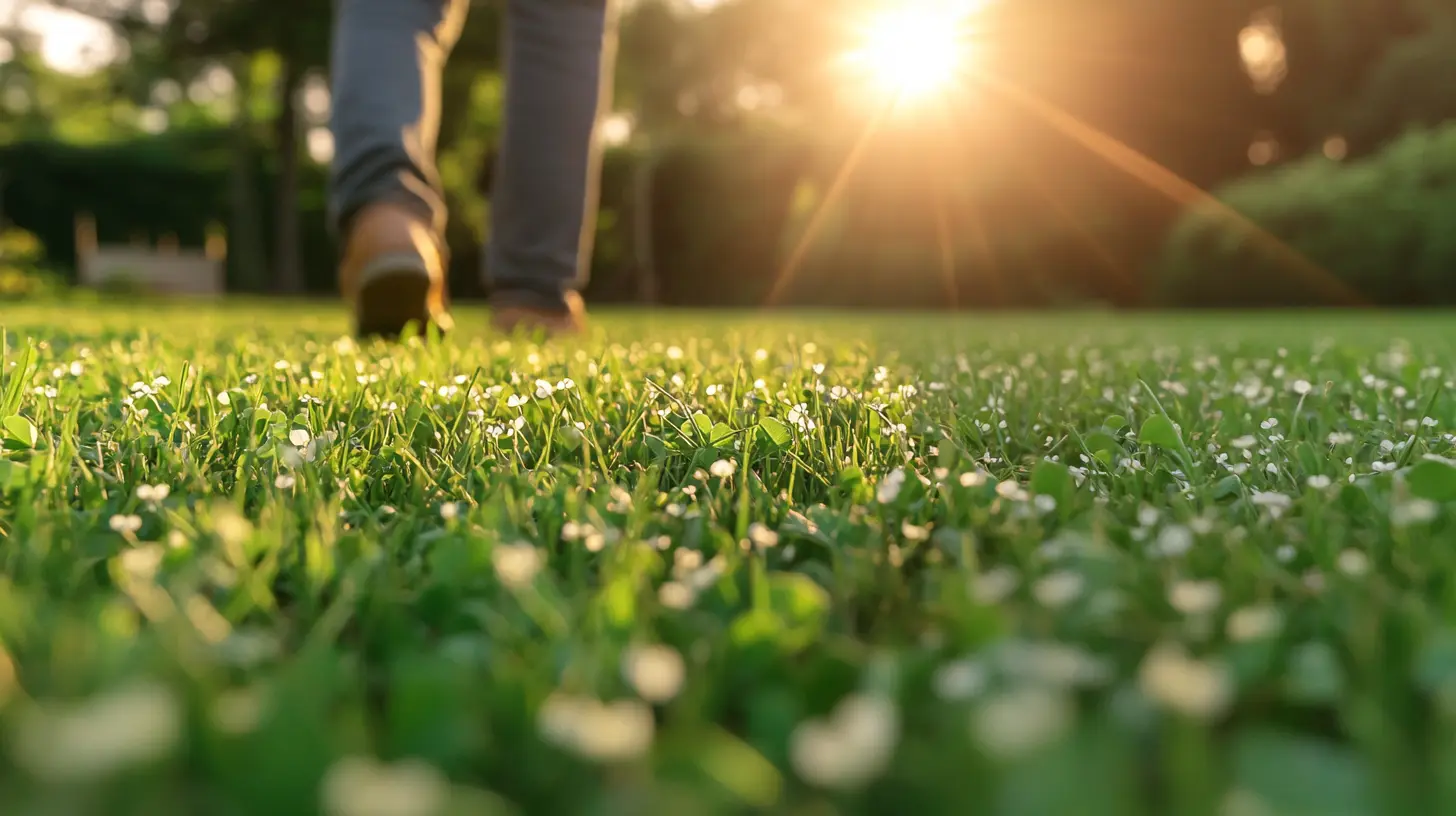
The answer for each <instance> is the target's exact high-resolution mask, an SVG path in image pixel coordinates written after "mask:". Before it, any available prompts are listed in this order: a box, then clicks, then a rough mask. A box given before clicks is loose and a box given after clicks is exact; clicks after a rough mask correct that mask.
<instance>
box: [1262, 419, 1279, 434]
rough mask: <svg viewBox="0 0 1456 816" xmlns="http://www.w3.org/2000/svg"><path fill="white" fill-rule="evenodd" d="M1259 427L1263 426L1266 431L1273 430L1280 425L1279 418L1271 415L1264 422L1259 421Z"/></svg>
mask: <svg viewBox="0 0 1456 816" xmlns="http://www.w3.org/2000/svg"><path fill="white" fill-rule="evenodd" d="M1259 427H1260V428H1263V429H1264V430H1266V431H1267V430H1271V429H1273V428H1277V427H1279V420H1278V418H1276V417H1269V418H1268V419H1266V420H1264V421H1263V422H1260V423H1259Z"/></svg>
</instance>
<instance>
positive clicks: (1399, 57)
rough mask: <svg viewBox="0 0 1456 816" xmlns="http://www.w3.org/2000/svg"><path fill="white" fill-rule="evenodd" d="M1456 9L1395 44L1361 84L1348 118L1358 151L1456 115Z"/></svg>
mask: <svg viewBox="0 0 1456 816" xmlns="http://www.w3.org/2000/svg"><path fill="white" fill-rule="evenodd" d="M1453 78H1456V13H1453V12H1451V11H1449V10H1448V11H1445V12H1444V13H1443V14H1442V15H1441V16H1439V17H1438V18H1436V19H1434V20H1432V21H1431V23H1430V27H1429V28H1428V29H1426V30H1425V31H1423V32H1422V33H1421V34H1419V35H1418V36H1414V37H1410V38H1407V39H1405V40H1403V41H1401V42H1399V43H1398V44H1396V45H1395V46H1393V47H1392V48H1391V49H1390V51H1389V53H1388V54H1386V56H1385V58H1384V59H1383V60H1382V61H1381V62H1380V64H1379V65H1378V66H1376V68H1375V69H1374V70H1372V71H1371V72H1370V74H1369V76H1368V77H1366V79H1365V82H1364V84H1363V86H1362V87H1361V88H1360V89H1359V92H1358V94H1357V95H1356V97H1355V99H1354V101H1353V103H1352V104H1351V105H1350V111H1349V114H1348V115H1347V121H1346V123H1345V135H1346V137H1347V138H1348V140H1349V142H1350V147H1351V150H1352V155H1362V154H1364V153H1367V152H1369V151H1371V150H1374V149H1375V148H1377V147H1379V146H1380V145H1382V144H1384V143H1385V142H1387V141H1389V140H1390V139H1392V138H1395V137H1398V136H1400V135H1401V134H1402V133H1404V132H1406V131H1407V130H1410V129H1413V128H1418V127H1438V126H1440V125H1441V124H1442V123H1443V122H1447V121H1450V120H1453V119H1456V81H1453Z"/></svg>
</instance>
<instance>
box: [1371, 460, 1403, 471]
mask: <svg viewBox="0 0 1456 816" xmlns="http://www.w3.org/2000/svg"><path fill="white" fill-rule="evenodd" d="M1397 467H1399V465H1397V464H1396V463H1395V462H1371V463H1370V468H1371V469H1372V470H1374V471H1375V472H1376V473H1390V472H1391V471H1393V470H1395V469H1396V468H1397Z"/></svg>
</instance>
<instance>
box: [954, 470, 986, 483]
mask: <svg viewBox="0 0 1456 816" xmlns="http://www.w3.org/2000/svg"><path fill="white" fill-rule="evenodd" d="M988 478H989V475H988V474H987V473H986V472H985V471H984V470H971V471H967V472H965V473H962V474H961V475H960V478H959V479H958V481H959V482H960V483H961V487H980V486H981V485H983V484H985V483H986V480H987V479H988Z"/></svg>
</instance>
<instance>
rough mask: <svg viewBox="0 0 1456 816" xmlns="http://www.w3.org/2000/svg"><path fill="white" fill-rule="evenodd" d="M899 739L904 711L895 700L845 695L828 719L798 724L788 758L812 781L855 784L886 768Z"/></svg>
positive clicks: (853, 786) (843, 785) (841, 786)
mask: <svg viewBox="0 0 1456 816" xmlns="http://www.w3.org/2000/svg"><path fill="white" fill-rule="evenodd" d="M899 740H900V712H899V710H898V709H897V708H896V707H895V704H894V702H893V701H891V700H889V699H886V698H884V697H880V696H872V695H864V694H855V695H851V696H849V697H846V698H845V699H844V700H841V701H840V703H839V705H838V706H836V707H835V709H834V711H833V713H831V714H830V716H829V718H828V719H826V720H814V721H809V722H804V723H801V724H800V725H799V727H798V728H795V729H794V733H793V735H792V736H791V737H790V738H789V758H790V760H791V761H792V763H793V766H794V770H795V772H797V773H798V774H799V776H800V777H801V778H803V779H804V781H806V782H808V783H809V784H811V785H815V786H817V787H821V788H830V789H837V790H854V789H857V788H861V787H863V786H864V785H866V784H867V783H869V782H871V781H872V780H874V779H875V778H876V777H878V776H879V775H880V774H882V773H883V772H884V770H885V769H886V768H887V767H888V766H889V764H890V760H891V759H893V758H894V754H895V748H896V746H897V745H898V743H899Z"/></svg>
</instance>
